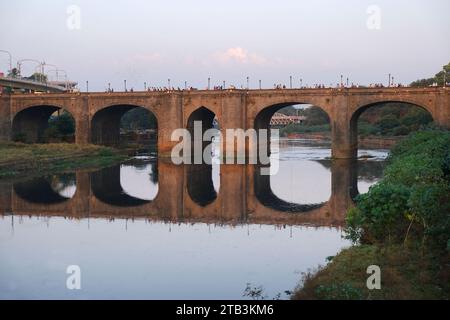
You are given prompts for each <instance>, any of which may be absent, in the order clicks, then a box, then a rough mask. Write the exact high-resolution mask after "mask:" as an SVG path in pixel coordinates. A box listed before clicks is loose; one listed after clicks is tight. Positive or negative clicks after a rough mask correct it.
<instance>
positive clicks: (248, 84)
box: [247, 76, 250, 90]
mask: <svg viewBox="0 0 450 320" xmlns="http://www.w3.org/2000/svg"><path fill="white" fill-rule="evenodd" d="M248 89H250V77H249V76H247V90H248Z"/></svg>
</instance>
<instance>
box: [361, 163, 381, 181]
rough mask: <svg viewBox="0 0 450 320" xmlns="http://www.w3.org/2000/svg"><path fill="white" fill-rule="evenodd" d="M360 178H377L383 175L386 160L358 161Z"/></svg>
mask: <svg viewBox="0 0 450 320" xmlns="http://www.w3.org/2000/svg"><path fill="white" fill-rule="evenodd" d="M357 166H358V179H363V180H375V179H379V178H381V177H382V176H383V170H384V167H385V166H386V161H358V162H357Z"/></svg>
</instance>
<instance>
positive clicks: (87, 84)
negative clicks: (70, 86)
mask: <svg viewBox="0 0 450 320" xmlns="http://www.w3.org/2000/svg"><path fill="white" fill-rule="evenodd" d="M86 92H89V81H86Z"/></svg>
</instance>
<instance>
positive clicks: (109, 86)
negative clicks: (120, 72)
mask: <svg viewBox="0 0 450 320" xmlns="http://www.w3.org/2000/svg"><path fill="white" fill-rule="evenodd" d="M108 92H111V82H108Z"/></svg>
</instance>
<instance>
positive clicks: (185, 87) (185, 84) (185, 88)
mask: <svg viewBox="0 0 450 320" xmlns="http://www.w3.org/2000/svg"><path fill="white" fill-rule="evenodd" d="M184 90H187V81H185V82H184Z"/></svg>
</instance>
